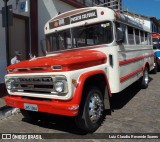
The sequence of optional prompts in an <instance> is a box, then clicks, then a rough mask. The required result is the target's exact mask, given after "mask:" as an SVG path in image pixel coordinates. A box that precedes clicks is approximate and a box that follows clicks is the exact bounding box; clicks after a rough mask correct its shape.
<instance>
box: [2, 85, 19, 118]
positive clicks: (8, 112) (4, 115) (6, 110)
mask: <svg viewBox="0 0 160 142" xmlns="http://www.w3.org/2000/svg"><path fill="white" fill-rule="evenodd" d="M5 95H7V91H6V88H5V85H4V84H1V85H0V120H2V119H5V118H7V117H10V116H11V115H14V114H17V113H18V112H19V109H17V108H12V107H8V106H6V103H5V101H4V99H3V97H4V96H5Z"/></svg>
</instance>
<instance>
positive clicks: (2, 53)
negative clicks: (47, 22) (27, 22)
mask: <svg viewBox="0 0 160 142" xmlns="http://www.w3.org/2000/svg"><path fill="white" fill-rule="evenodd" d="M22 1H24V0H19V2H22ZM27 1H28V6H29V2H30V0H27ZM8 5H12V8H13V13H16V14H19V15H23V16H29V15H30V11H28V12H23V13H19V11H18V9H16V0H9V2H8ZM2 7H4V2H3V1H2V0H0V10H2ZM17 8H18V5H17ZM6 67H7V61H6V42H5V28H3V27H2V14H0V83H3V82H4V76H5V74H6Z"/></svg>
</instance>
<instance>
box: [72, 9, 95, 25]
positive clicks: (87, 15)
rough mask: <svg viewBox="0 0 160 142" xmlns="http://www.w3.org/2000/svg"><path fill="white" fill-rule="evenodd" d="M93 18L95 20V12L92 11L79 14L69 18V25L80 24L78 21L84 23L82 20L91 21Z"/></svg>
mask: <svg viewBox="0 0 160 142" xmlns="http://www.w3.org/2000/svg"><path fill="white" fill-rule="evenodd" d="M93 18H97V11H96V10H92V11H88V12H85V13H80V14H77V15H74V16H71V17H70V20H71V24H72V23H76V22H80V21H84V20H89V19H93Z"/></svg>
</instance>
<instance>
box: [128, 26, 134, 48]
mask: <svg viewBox="0 0 160 142" xmlns="http://www.w3.org/2000/svg"><path fill="white" fill-rule="evenodd" d="M128 43H129V44H131V45H133V44H134V32H133V28H132V27H130V26H128Z"/></svg>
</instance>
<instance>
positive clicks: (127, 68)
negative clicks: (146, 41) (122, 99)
mask: <svg viewBox="0 0 160 142" xmlns="http://www.w3.org/2000/svg"><path fill="white" fill-rule="evenodd" d="M146 63H148V64H149V65H150V69H153V64H154V57H153V50H152V47H151V46H148V45H137V46H135V45H121V46H119V70H120V88H121V89H120V90H123V89H125V88H126V87H127V86H129V85H131V84H132V83H133V82H135V81H137V80H138V79H139V78H140V77H141V76H142V75H143V69H144V66H145V64H146Z"/></svg>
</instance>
